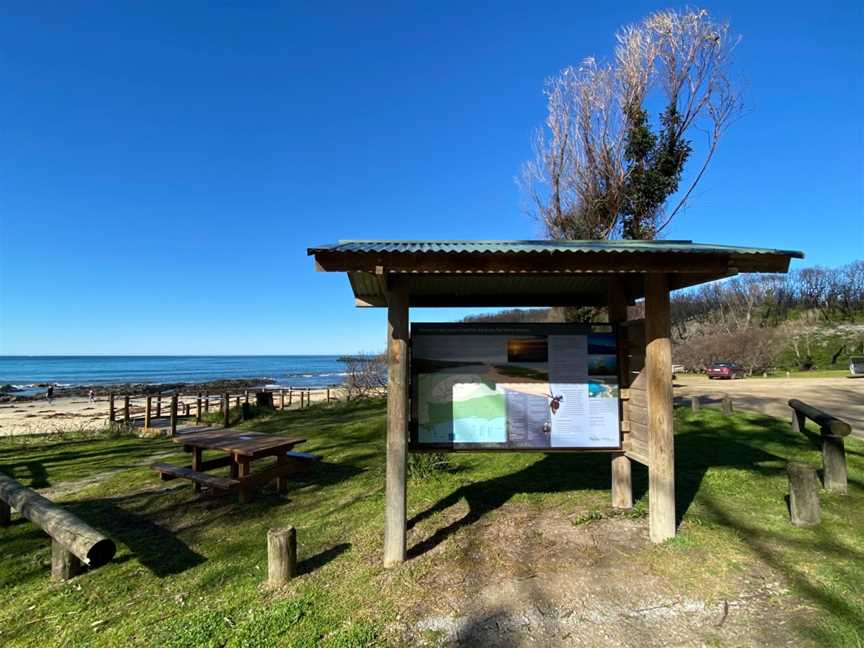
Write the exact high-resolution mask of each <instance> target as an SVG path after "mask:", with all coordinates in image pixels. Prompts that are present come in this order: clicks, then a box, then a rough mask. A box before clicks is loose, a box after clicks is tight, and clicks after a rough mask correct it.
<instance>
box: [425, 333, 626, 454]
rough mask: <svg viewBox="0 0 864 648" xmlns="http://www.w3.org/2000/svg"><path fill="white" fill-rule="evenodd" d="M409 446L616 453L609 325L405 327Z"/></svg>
mask: <svg viewBox="0 0 864 648" xmlns="http://www.w3.org/2000/svg"><path fill="white" fill-rule="evenodd" d="M411 392H412V399H411V400H412V406H411V413H412V421H411V444H412V446H414V447H416V448H440V449H460V450H463V449H464V450H469V449H477V450H508V449H525V450H543V449H546V450H555V449H570V450H576V449H619V448H620V447H621V432H620V422H619V402H618V400H619V399H618V395H619V394H618V355H617V342H616V332H615V328H614V327H613V326H612V325H610V324H467V323H466V324H413V325H412V327H411Z"/></svg>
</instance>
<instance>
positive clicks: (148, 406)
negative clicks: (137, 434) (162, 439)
mask: <svg viewBox="0 0 864 648" xmlns="http://www.w3.org/2000/svg"><path fill="white" fill-rule="evenodd" d="M152 400H153V397H152V396H149V395H148V396H147V400H146V402H145V403H144V428H145V429H147V428H149V427H150V419H151V418H152V414H153V412H152V410H151V407H152V405H153V403H152Z"/></svg>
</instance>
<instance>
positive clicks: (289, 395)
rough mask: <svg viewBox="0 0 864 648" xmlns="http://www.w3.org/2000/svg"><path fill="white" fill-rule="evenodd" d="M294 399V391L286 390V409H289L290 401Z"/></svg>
mask: <svg viewBox="0 0 864 648" xmlns="http://www.w3.org/2000/svg"><path fill="white" fill-rule="evenodd" d="M293 399H294V390H293V389H292V388H291V387H289V388H288V407H291V401H292V400H293Z"/></svg>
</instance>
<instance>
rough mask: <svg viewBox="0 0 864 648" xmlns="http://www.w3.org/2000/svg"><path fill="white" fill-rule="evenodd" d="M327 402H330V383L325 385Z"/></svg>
mask: <svg viewBox="0 0 864 648" xmlns="http://www.w3.org/2000/svg"><path fill="white" fill-rule="evenodd" d="M327 402H328V403H329V402H330V385H327Z"/></svg>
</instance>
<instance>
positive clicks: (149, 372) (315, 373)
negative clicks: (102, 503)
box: [0, 355, 345, 393]
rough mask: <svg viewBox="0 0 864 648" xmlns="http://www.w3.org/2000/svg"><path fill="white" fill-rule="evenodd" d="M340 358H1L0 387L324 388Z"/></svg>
mask: <svg viewBox="0 0 864 648" xmlns="http://www.w3.org/2000/svg"><path fill="white" fill-rule="evenodd" d="M344 376H345V365H344V364H343V363H342V362H340V361H339V356H321V355H316V356H296V355H294V356H143V355H137V356H0V386H2V385H13V386H15V387H16V388H19V389H24V390H25V392H24V393H26V392H29V391H36V390H37V389H36V385H39V384H53V385H57V386H61V387H66V386H75V385H116V384H123V383H147V384H160V383H179V382H184V383H200V382H207V381H210V380H230V379H243V378H264V379H265V380H266V382H267V383H268V384H272V385H281V386H285V387H288V386H292V387H323V386H325V385H334V384H338V383H341V382H342V380H343V379H344Z"/></svg>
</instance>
